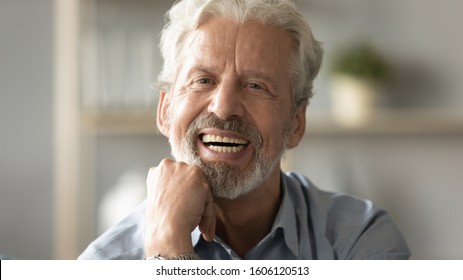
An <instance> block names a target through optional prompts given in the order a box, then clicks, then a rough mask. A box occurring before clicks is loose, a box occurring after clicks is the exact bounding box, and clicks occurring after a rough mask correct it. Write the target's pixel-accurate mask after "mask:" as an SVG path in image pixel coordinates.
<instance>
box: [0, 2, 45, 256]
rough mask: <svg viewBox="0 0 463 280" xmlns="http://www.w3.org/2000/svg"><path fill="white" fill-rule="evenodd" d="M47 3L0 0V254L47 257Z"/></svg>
mask: <svg viewBox="0 0 463 280" xmlns="http://www.w3.org/2000/svg"><path fill="white" fill-rule="evenodd" d="M52 18H53V13H52V1H51V0H41V1H27V0H1V1H0V134H1V137H0V254H4V255H8V256H10V257H12V258H19V259H51V258H52V257H53V256H52V253H53V248H52V244H53V236H52V234H53V212H52V211H53V171H52V168H53V166H52V158H53V155H52V151H53V146H52V144H53V143H52V117H53V116H52V112H53V92H52V87H53V82H52V70H53V69H52V56H53V53H52V51H53V50H52V30H53V25H52V24H53V22H52Z"/></svg>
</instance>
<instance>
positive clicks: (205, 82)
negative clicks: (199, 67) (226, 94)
mask: <svg viewBox="0 0 463 280" xmlns="http://www.w3.org/2000/svg"><path fill="white" fill-rule="evenodd" d="M195 82H196V83H197V84H201V85H212V84H214V81H212V80H211V79H209V78H199V79H197V80H196V81H195Z"/></svg>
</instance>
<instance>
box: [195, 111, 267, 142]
mask: <svg viewBox="0 0 463 280" xmlns="http://www.w3.org/2000/svg"><path fill="white" fill-rule="evenodd" d="M203 128H217V129H221V130H228V131H231V132H234V133H237V134H239V135H241V136H243V137H245V138H246V139H248V140H249V141H251V143H253V144H254V145H255V146H256V147H257V148H259V147H261V145H262V136H261V135H260V133H259V131H258V130H257V128H256V127H255V126H254V125H252V124H251V123H249V122H248V121H246V120H244V119H242V118H239V117H233V118H230V119H228V120H222V119H220V118H218V117H217V116H216V115H214V114H202V115H200V116H198V117H197V118H196V119H194V120H193V122H192V123H191V124H190V125H189V127H188V132H187V138H188V141H194V140H195V139H196V137H197V136H198V133H199V131H200V130H201V129H203ZM190 143H191V142H190Z"/></svg>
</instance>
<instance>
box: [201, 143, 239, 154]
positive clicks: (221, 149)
mask: <svg viewBox="0 0 463 280" xmlns="http://www.w3.org/2000/svg"><path fill="white" fill-rule="evenodd" d="M209 149H211V150H213V151H216V152H218V153H237V152H239V151H242V150H243V149H244V146H237V147H223V146H213V145H211V146H209Z"/></svg>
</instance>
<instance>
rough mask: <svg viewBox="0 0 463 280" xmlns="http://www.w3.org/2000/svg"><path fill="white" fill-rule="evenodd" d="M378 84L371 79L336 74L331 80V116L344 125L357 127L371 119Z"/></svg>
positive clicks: (376, 98) (375, 102) (377, 94)
mask: <svg viewBox="0 0 463 280" xmlns="http://www.w3.org/2000/svg"><path fill="white" fill-rule="evenodd" d="M378 92H379V87H378V84H377V83H376V82H374V81H372V80H368V79H362V78H357V77H353V76H348V75H336V76H333V77H332V80H331V102H332V112H333V117H334V119H335V121H336V122H337V123H339V124H340V125H342V126H346V127H358V126H362V125H365V124H366V123H368V121H369V120H371V117H372V115H373V113H374V111H375V108H376V104H377V101H378V97H379V93H378Z"/></svg>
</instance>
